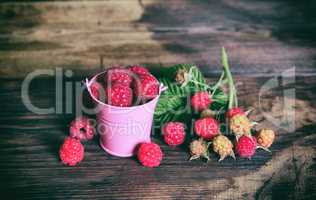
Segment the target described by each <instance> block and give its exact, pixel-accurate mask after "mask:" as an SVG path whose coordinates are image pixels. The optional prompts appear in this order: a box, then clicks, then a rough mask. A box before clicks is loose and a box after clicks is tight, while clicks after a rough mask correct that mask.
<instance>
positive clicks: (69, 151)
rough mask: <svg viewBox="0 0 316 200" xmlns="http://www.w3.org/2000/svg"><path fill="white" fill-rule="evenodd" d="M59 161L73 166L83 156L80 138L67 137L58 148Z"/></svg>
mask: <svg viewBox="0 0 316 200" xmlns="http://www.w3.org/2000/svg"><path fill="white" fill-rule="evenodd" d="M59 157H60V159H61V161H62V162H63V163H64V164H66V165H69V166H75V165H76V164H77V163H79V162H81V161H82V159H83V157H84V148H83V145H82V144H81V143H80V140H78V139H76V138H71V137H67V138H66V139H65V141H64V143H63V145H62V146H61V148H60V150H59Z"/></svg>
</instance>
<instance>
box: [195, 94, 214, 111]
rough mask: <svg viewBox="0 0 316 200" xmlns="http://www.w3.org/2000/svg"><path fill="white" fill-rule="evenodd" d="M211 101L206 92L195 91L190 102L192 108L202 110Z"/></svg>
mask: <svg viewBox="0 0 316 200" xmlns="http://www.w3.org/2000/svg"><path fill="white" fill-rule="evenodd" d="M211 103H212V99H211V98H210V96H209V94H208V92H196V93H195V94H194V95H193V96H192V98H191V104H192V107H193V109H194V110H196V111H202V110H204V109H207V108H208V107H209V105H210V104H211Z"/></svg>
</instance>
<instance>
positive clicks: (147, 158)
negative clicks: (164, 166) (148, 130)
mask: <svg viewBox="0 0 316 200" xmlns="http://www.w3.org/2000/svg"><path fill="white" fill-rule="evenodd" d="M162 156H163V154H162V151H161V149H160V147H159V145H158V144H155V143H142V144H141V145H140V147H139V149H138V152H137V157H138V160H139V162H140V163H141V164H142V165H144V166H145V167H157V166H159V165H160V162H161V160H162Z"/></svg>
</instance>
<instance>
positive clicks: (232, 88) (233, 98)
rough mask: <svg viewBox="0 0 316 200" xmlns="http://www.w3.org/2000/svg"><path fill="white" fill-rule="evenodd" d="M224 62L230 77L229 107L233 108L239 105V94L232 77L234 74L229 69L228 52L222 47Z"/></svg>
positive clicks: (226, 72) (225, 70)
mask: <svg viewBox="0 0 316 200" xmlns="http://www.w3.org/2000/svg"><path fill="white" fill-rule="evenodd" d="M222 64H223V67H224V72H225V74H226V77H227V79H228V86H229V94H228V96H229V100H228V109H230V108H232V107H233V106H234V104H235V106H237V104H238V102H237V95H236V88H235V85H234V80H233V77H232V74H231V72H230V69H229V64H228V59H227V53H226V50H225V48H224V47H222Z"/></svg>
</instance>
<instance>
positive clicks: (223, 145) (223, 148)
mask: <svg viewBox="0 0 316 200" xmlns="http://www.w3.org/2000/svg"><path fill="white" fill-rule="evenodd" d="M212 144H213V150H214V152H216V153H218V154H219V156H220V159H219V160H218V161H219V162H220V161H222V160H224V159H225V158H226V157H227V156H231V157H233V158H235V154H234V151H233V144H232V142H231V141H230V140H229V139H228V138H227V137H226V136H224V135H218V136H216V137H215V138H214V139H213V141H212Z"/></svg>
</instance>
